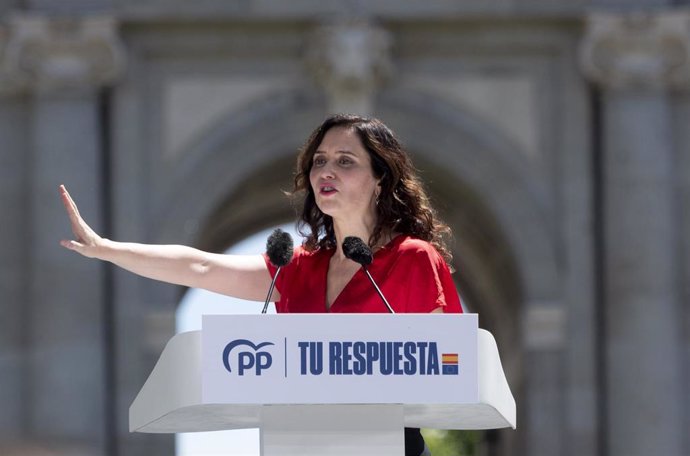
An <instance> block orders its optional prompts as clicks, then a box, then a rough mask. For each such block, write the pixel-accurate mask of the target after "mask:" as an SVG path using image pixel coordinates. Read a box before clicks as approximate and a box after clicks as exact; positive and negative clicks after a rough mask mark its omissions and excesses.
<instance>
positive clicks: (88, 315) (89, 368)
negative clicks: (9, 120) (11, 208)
mask: <svg viewBox="0 0 690 456" xmlns="http://www.w3.org/2000/svg"><path fill="white" fill-rule="evenodd" d="M10 28H11V33H10V37H9V41H8V44H7V49H6V52H5V56H4V62H3V64H4V67H5V69H6V71H7V72H8V74H10V75H12V77H13V79H14V80H16V81H23V82H24V83H26V84H27V86H28V90H29V91H30V93H29V95H28V104H29V119H28V130H29V145H28V147H27V154H28V156H29V159H30V161H31V166H30V174H29V175H28V176H27V180H28V186H27V188H28V191H27V192H26V194H27V198H26V207H27V211H28V214H29V226H28V229H27V231H26V233H25V235H24V236H22V238H21V239H23V240H25V241H24V242H26V244H25V245H23V246H22V247H23V250H24V255H26V258H27V262H28V271H29V279H30V289H29V293H28V300H27V302H26V303H24V305H25V306H26V309H27V314H28V320H29V321H28V327H27V328H25V330H24V331H25V332H26V334H27V335H26V337H27V339H28V345H29V351H30V358H29V367H28V379H27V385H26V388H27V392H28V393H27V403H26V404H25V406H26V408H27V410H28V412H27V413H28V416H27V428H28V434H29V435H30V437H31V438H32V439H33V440H34V441H39V442H40V441H44V442H45V445H46V446H47V447H49V448H50V449H51V450H53V451H56V452H57V453H56V454H67V453H71V454H82V453H86V454H102V453H103V452H104V436H105V424H104V417H105V413H106V411H105V410H104V397H105V396H104V394H105V392H104V388H103V386H104V384H105V377H104V356H103V354H104V346H103V320H102V311H103V283H104V282H103V278H104V274H103V265H102V264H100V263H98V262H96V261H89V260H87V259H84V258H80V257H78V256H76V255H74V254H72V253H71V252H68V251H66V250H64V249H62V248H61V247H60V246H59V245H58V241H59V240H60V239H61V238H65V237H69V236H71V233H70V230H69V224H68V220H67V218H66V216H65V213H64V210H63V208H62V207H61V204H60V201H59V198H58V193H57V188H58V185H59V184H61V183H64V184H66V185H67V186H68V188H69V189H70V191H71V192H72V194H73V196H74V198H75V199H76V200H77V203H78V204H79V207H80V211H81V213H82V215H83V216H84V217H85V218H86V219H87V220H88V221H89V222H90V223H91V224H92V225H93V226H94V228H95V229H97V230H98V229H101V228H102V221H103V210H104V208H103V203H104V202H103V201H102V199H103V198H102V195H103V176H104V169H103V161H102V160H103V156H102V155H103V144H102V119H101V113H100V95H99V90H100V88H101V87H103V86H104V85H106V84H109V83H111V82H112V81H113V80H114V78H115V77H116V75H117V74H118V73H119V71H120V70H121V67H122V55H123V53H122V48H121V45H120V43H119V41H118V39H117V37H116V27H115V23H114V22H113V21H112V20H110V19H107V18H106V19H98V18H85V19H72V20H69V19H65V20H62V19H49V18H45V17H31V16H29V17H16V18H14V19H13V20H12V22H11V25H10Z"/></svg>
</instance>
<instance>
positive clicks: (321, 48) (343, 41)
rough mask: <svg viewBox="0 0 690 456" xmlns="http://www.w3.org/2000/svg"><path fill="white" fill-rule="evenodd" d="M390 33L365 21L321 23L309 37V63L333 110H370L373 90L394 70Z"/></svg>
mask: <svg viewBox="0 0 690 456" xmlns="http://www.w3.org/2000/svg"><path fill="white" fill-rule="evenodd" d="M391 42H392V40H391V36H390V34H389V33H388V32H387V31H386V30H384V29H382V28H380V27H376V26H373V25H371V24H369V23H366V22H352V23H345V24H338V25H327V26H321V27H319V28H318V29H316V30H315V31H314V33H313V34H312V35H311V37H310V41H309V47H308V49H307V54H306V62H307V67H308V68H309V70H310V71H311V72H312V74H313V75H314V77H315V78H316V80H317V82H318V83H319V84H321V85H322V86H323V87H324V89H325V90H326V93H327V95H328V97H329V105H330V106H329V110H330V111H331V112H350V113H357V114H369V113H371V110H372V97H373V94H374V91H375V90H376V88H377V87H378V86H380V85H381V84H382V83H383V82H384V81H385V80H386V79H387V78H388V76H389V75H390V73H391V68H392V64H391V57H390V49H391Z"/></svg>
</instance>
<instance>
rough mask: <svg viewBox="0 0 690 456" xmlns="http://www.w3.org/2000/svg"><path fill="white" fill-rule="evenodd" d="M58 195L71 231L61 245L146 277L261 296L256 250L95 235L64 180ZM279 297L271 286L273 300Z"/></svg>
mask: <svg viewBox="0 0 690 456" xmlns="http://www.w3.org/2000/svg"><path fill="white" fill-rule="evenodd" d="M60 197H61V199H62V204H63V205H64V206H65V210H66V211H67V215H68V217H69V220H70V224H71V226H72V233H73V234H74V239H73V240H62V241H61V242H60V244H61V245H62V246H63V247H65V248H67V249H70V250H74V251H75V252H78V253H80V254H81V255H84V256H86V257H89V258H97V259H99V260H104V261H109V262H111V263H113V264H115V265H117V266H119V267H121V268H123V269H126V270H128V271H131V272H133V273H135V274H138V275H140V276H143V277H148V278H150V279H155V280H160V281H163V282H168V283H174V284H178V285H184V286H187V287H192V288H203V289H206V290H210V291H213V292H216V293H222V294H225V295H228V296H234V297H237V298H241V299H249V300H254V301H263V300H264V299H265V297H266V293H267V292H268V288H269V286H270V284H271V277H270V275H269V273H268V268H267V267H266V264H265V262H264V259H263V257H262V256H261V255H222V254H217V253H209V252H204V251H201V250H198V249H195V248H192V247H186V246H182V245H150V244H136V243H129V242H115V241H111V240H109V239H105V238H102V237H101V236H99V235H98V234H97V233H96V232H95V231H94V230H92V229H91V227H90V226H89V225H88V224H87V223H86V222H85V221H84V219H83V218H82V217H81V215H79V209H78V208H77V205H76V204H75V203H74V200H72V198H71V196H70V194H69V193H68V192H67V189H66V188H65V187H64V185H61V186H60ZM279 297H280V295H279V294H278V292H277V290H276V291H274V292H273V297H272V298H273V300H277V299H279Z"/></svg>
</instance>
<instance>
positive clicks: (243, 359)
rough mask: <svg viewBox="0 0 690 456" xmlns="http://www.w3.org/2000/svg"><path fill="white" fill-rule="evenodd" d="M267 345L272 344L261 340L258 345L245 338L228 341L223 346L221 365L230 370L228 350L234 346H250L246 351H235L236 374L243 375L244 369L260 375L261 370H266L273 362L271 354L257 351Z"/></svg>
mask: <svg viewBox="0 0 690 456" xmlns="http://www.w3.org/2000/svg"><path fill="white" fill-rule="evenodd" d="M267 345H274V343H273V342H263V343H260V344H258V345H254V344H253V343H252V342H251V341H248V340H247V339H237V340H233V341H232V342H230V343H229V344H228V345H226V346H225V349H224V350H223V365H224V366H225V369H227V371H228V372H232V369H231V368H230V352H231V351H232V350H233V349H234V348H235V347H242V346H247V347H249V348H251V351H250V350H246V351H239V352H237V375H240V376H241V375H244V373H245V371H248V370H249V371H251V370H253V371H254V373H255V374H256V375H261V371H262V370H266V369H268V368H269V367H271V364H273V358H272V357H271V354H270V353H269V352H266V351H259V349H260V348H262V347H265V346H267Z"/></svg>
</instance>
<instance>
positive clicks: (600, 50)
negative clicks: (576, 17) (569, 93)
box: [580, 12, 690, 90]
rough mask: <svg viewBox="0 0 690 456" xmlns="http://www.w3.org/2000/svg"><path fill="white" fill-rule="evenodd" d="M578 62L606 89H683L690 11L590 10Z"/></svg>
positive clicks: (687, 77) (689, 83) (689, 54)
mask: <svg viewBox="0 0 690 456" xmlns="http://www.w3.org/2000/svg"><path fill="white" fill-rule="evenodd" d="M580 62H581V66H582V71H583V73H584V74H585V75H586V76H587V77H588V78H589V79H590V80H591V81H593V82H594V83H595V84H599V85H601V86H602V87H604V88H607V89H618V90H624V89H653V90H662V89H677V88H683V89H687V88H689V87H690V14H688V13H687V12H672V13H669V12H665V13H634V14H609V13H597V14H592V15H590V16H589V17H588V19H587V30H586V33H585V37H584V39H583V42H582V45H581V48H580Z"/></svg>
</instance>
